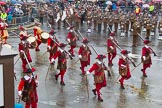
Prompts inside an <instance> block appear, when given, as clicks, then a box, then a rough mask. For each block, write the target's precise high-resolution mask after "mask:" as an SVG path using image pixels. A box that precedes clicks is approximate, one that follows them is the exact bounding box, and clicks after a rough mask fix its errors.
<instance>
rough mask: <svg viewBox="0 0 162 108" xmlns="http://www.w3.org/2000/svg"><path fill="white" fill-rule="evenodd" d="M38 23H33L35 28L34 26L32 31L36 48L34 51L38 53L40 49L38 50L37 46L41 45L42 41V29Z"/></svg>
mask: <svg viewBox="0 0 162 108" xmlns="http://www.w3.org/2000/svg"><path fill="white" fill-rule="evenodd" d="M40 25H41V24H40V23H38V22H36V23H35V26H34V29H33V31H34V36H35V37H36V39H37V46H36V48H35V51H40V49H39V45H40V44H41V43H42V41H41V34H42V32H43V31H42V29H41V28H40Z"/></svg>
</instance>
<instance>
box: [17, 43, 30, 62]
mask: <svg viewBox="0 0 162 108" xmlns="http://www.w3.org/2000/svg"><path fill="white" fill-rule="evenodd" d="M21 50H22V51H24V52H25V54H26V56H27V59H28V61H29V62H32V59H31V56H30V52H29V43H25V44H23V43H22V42H21V43H19V52H20V57H21V59H22V61H23V62H25V63H26V64H27V61H26V59H25V57H24V54H23V52H21Z"/></svg>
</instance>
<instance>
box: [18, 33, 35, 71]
mask: <svg viewBox="0 0 162 108" xmlns="http://www.w3.org/2000/svg"><path fill="white" fill-rule="evenodd" d="M26 39H27V38H26V36H24V37H22V38H21V42H20V43H19V52H20V58H21V60H22V69H23V71H24V72H25V71H26V65H27V64H28V62H29V63H30V62H32V59H31V56H30V52H29V47H30V44H29V43H28V42H27V40H26ZM25 55H26V57H27V60H28V62H27V60H26V58H25ZM32 70H33V71H35V69H34V68H32Z"/></svg>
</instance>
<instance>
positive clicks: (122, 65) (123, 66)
mask: <svg viewBox="0 0 162 108" xmlns="http://www.w3.org/2000/svg"><path fill="white" fill-rule="evenodd" d="M121 53H122V56H121V57H120V58H119V62H118V65H119V74H120V75H121V78H120V80H119V82H120V87H121V89H125V88H124V80H128V79H129V78H130V77H131V73H130V67H129V60H128V58H127V56H128V53H129V51H127V50H122V51H121Z"/></svg>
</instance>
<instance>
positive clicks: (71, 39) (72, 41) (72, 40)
mask: <svg viewBox="0 0 162 108" xmlns="http://www.w3.org/2000/svg"><path fill="white" fill-rule="evenodd" d="M72 29H73V27H70V32H69V33H68V36H67V41H68V42H69V44H70V50H69V52H70V53H71V55H72V56H74V48H75V47H76V45H77V44H76V40H77V37H76V36H75V34H74V31H73V30H72Z"/></svg>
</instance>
